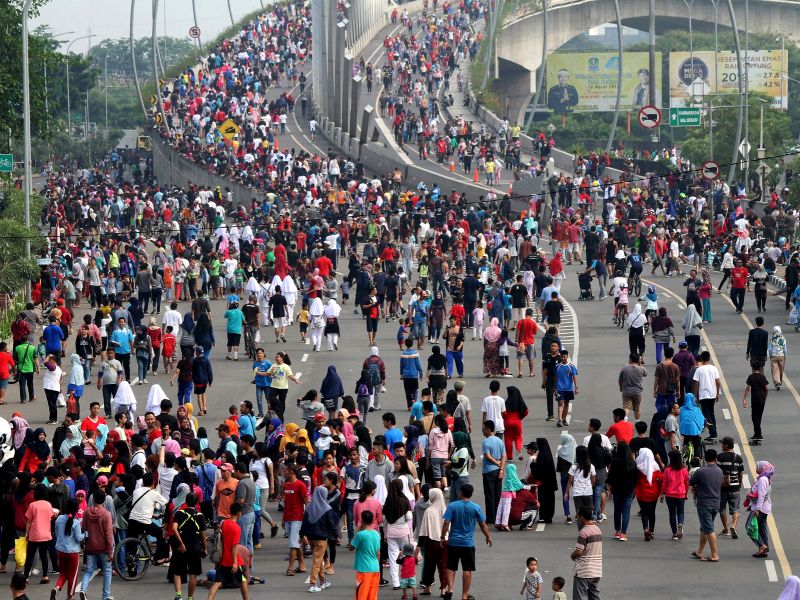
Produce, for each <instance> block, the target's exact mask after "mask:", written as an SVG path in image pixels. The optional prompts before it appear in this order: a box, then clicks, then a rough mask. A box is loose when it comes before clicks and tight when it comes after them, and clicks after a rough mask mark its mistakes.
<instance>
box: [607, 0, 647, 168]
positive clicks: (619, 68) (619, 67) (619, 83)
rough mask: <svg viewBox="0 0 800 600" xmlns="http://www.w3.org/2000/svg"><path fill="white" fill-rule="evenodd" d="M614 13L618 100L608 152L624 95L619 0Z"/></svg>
mask: <svg viewBox="0 0 800 600" xmlns="http://www.w3.org/2000/svg"><path fill="white" fill-rule="evenodd" d="M614 13H615V14H616V17H617V57H618V59H619V61H618V64H617V102H616V104H615V106H614V118H613V119H612V120H611V131H609V133H608V143H607V144H606V153H610V152H611V146H612V145H613V144H614V134H615V133H616V131H617V121H618V119H619V104H620V101H621V97H622V16H621V15H620V12H619V0H614ZM654 75H655V72H652V74H651V76H650V79H654Z"/></svg>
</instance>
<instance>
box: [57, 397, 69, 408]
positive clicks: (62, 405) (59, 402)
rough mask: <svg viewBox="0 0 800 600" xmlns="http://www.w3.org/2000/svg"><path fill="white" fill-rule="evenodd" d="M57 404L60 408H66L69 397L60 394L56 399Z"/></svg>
mask: <svg viewBox="0 0 800 600" xmlns="http://www.w3.org/2000/svg"><path fill="white" fill-rule="evenodd" d="M56 406H57V407H58V408H65V407H66V406H67V399H66V398H64V394H59V395H58V398H57V399H56Z"/></svg>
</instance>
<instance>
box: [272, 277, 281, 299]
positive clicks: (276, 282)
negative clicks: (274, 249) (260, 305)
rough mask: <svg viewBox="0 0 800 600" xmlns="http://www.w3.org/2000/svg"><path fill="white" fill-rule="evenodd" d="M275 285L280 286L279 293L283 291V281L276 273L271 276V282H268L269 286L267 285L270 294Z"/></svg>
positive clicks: (273, 290) (273, 291)
mask: <svg viewBox="0 0 800 600" xmlns="http://www.w3.org/2000/svg"><path fill="white" fill-rule="evenodd" d="M276 287H280V288H281V293H283V281H281V278H280V277H278V276H277V275H275V277H273V278H272V284H270V286H269V293H270V295H272V294H274V293H275V288H276Z"/></svg>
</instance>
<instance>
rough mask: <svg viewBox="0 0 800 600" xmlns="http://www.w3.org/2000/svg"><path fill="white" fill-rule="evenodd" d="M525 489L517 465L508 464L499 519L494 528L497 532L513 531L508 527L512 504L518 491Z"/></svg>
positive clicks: (498, 507)
mask: <svg viewBox="0 0 800 600" xmlns="http://www.w3.org/2000/svg"><path fill="white" fill-rule="evenodd" d="M522 487H523V485H522V482H521V481H520V479H519V477H518V476H517V465H515V464H514V463H506V469H505V477H503V489H502V491H501V492H500V502H499V504H498V505H497V517H496V518H495V523H494V527H495V529H497V531H511V528H510V527H509V526H508V517H509V516H510V515H511V503H512V502H513V501H514V498H516V497H517V491H518V490H521V489H522Z"/></svg>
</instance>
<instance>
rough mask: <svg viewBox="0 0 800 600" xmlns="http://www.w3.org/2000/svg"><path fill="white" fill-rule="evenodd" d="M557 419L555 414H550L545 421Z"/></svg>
mask: <svg viewBox="0 0 800 600" xmlns="http://www.w3.org/2000/svg"><path fill="white" fill-rule="evenodd" d="M555 420H556V418H555V417H554V416H553V415H549V416H548V417H547V418H546V419H545V422H550V421H555Z"/></svg>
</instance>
